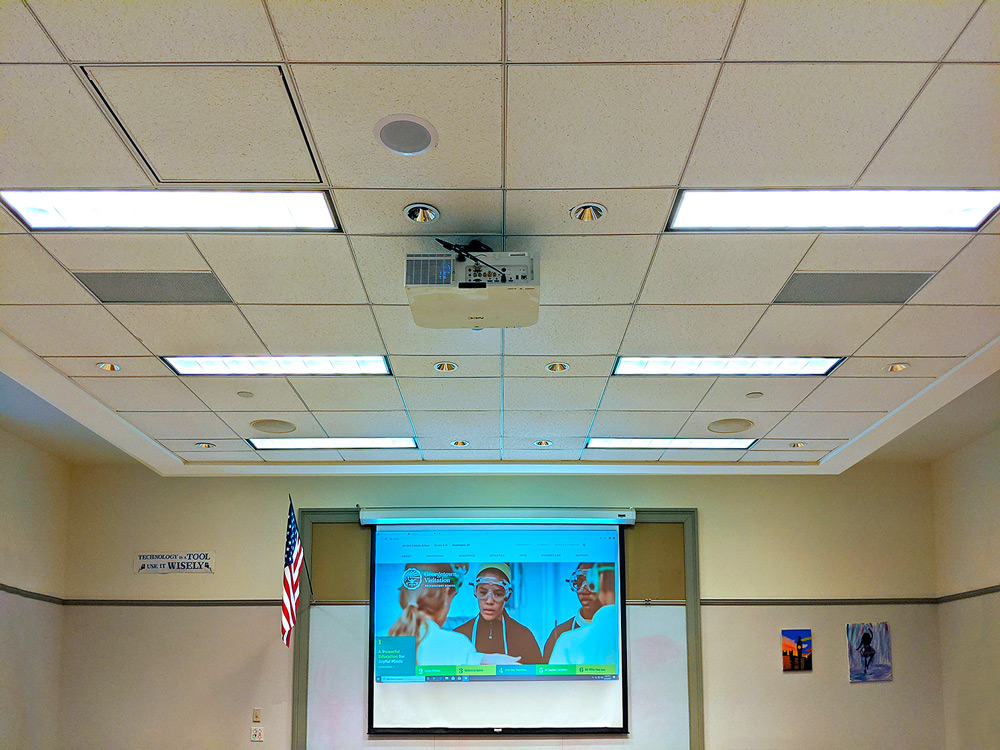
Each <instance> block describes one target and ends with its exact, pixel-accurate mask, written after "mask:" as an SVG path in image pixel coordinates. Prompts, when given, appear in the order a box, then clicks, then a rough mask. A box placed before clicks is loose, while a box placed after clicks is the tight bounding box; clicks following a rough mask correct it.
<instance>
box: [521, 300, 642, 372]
mask: <svg viewBox="0 0 1000 750" xmlns="http://www.w3.org/2000/svg"><path fill="white" fill-rule="evenodd" d="M631 312H632V308H631V306H629V305H604V306H586V305H565V306H558V305H542V307H540V308H539V309H538V322H537V323H536V324H535V325H533V326H529V327H527V328H516V329H508V330H506V331H504V354H535V355H541V356H547V355H553V357H554V358H555V359H559V357H560V356H562V355H568V354H614V353H615V352H617V351H618V347H619V345H620V343H621V340H622V334H623V333H624V332H625V325H626V324H627V323H628V319H629V314H630V313H631ZM582 332H585V335H581V333H582Z"/></svg>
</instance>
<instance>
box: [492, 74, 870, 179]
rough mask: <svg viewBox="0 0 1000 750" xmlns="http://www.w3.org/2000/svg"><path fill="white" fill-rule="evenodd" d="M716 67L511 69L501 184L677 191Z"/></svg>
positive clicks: (508, 82)
mask: <svg viewBox="0 0 1000 750" xmlns="http://www.w3.org/2000/svg"><path fill="white" fill-rule="evenodd" d="M717 71H718V66H717V65H713V64H708V63H705V64H700V65H698V64H695V65H588V66H571V65H544V66H532V65H524V66H520V65H519V66H514V67H511V68H510V69H509V71H508V81H507V87H508V95H507V151H506V155H507V172H506V174H507V184H508V185H509V186H511V187H514V188H544V187H555V188H579V187H595V188H597V187H609V188H615V187H616V188H624V187H661V186H665V185H676V184H677V180H678V178H679V177H680V173H681V169H682V168H683V166H684V160H685V159H686V158H687V154H688V150H689V149H690V146H691V141H692V139H693V138H694V136H695V132H696V131H697V128H698V121H699V120H700V119H701V116H702V112H704V109H705V103H706V101H707V100H708V96H709V92H710V91H711V88H712V83H713V82H714V80H715V74H716V72H717ZM581 91H586V92H587V95H586V96H581V95H580V93H579V92H581ZM581 154H586V158H581ZM731 156H732V155H731ZM859 170H860V167H859Z"/></svg>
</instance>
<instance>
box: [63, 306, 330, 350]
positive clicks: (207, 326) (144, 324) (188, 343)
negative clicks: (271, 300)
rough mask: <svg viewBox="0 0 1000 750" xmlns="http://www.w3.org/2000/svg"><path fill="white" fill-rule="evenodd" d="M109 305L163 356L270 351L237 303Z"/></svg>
mask: <svg viewBox="0 0 1000 750" xmlns="http://www.w3.org/2000/svg"><path fill="white" fill-rule="evenodd" d="M106 307H107V309H108V310H109V311H110V312H111V313H112V314H113V315H114V316H115V317H116V318H118V320H120V321H121V322H122V324H123V325H124V326H125V327H127V328H128V329H129V330H130V331H131V332H132V333H133V334H134V335H135V336H136V337H137V338H138V339H139V340H140V341H142V342H143V343H144V344H145V345H146V346H148V347H149V349H150V351H152V352H153V353H154V354H156V355H158V356H161V357H180V356H213V355H215V356H218V355H226V354H242V355H254V354H267V351H266V350H265V349H264V346H263V345H262V344H261V342H260V339H258V338H257V334H255V333H254V331H253V329H252V328H251V327H250V326H249V325H248V324H247V322H246V320H244V318H243V316H242V315H240V310H239V308H238V307H236V305H107V306H106ZM58 353H59V354H65V353H66V352H58ZM281 353H284V352H281ZM296 353H297V354H298V353H301V354H306V353H307V352H296ZM331 353H332V352H331Z"/></svg>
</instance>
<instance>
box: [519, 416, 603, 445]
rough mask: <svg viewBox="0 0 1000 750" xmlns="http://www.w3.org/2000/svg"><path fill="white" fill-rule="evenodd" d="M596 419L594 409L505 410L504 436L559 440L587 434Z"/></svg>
mask: <svg viewBox="0 0 1000 750" xmlns="http://www.w3.org/2000/svg"><path fill="white" fill-rule="evenodd" d="M593 421H594V412H593V411H589V410H588V411H558V412H555V411H554V412H539V411H513V410H506V409H505V410H504V413H503V436H504V440H506V439H507V438H508V437H526V438H531V439H532V440H558V439H559V438H561V437H574V436H580V435H586V434H588V433H589V432H590V423H591V422H593Z"/></svg>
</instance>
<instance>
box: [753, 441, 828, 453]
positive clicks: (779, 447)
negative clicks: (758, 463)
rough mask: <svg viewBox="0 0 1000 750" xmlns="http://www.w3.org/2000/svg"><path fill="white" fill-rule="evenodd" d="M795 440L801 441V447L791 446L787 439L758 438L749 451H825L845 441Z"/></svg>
mask: <svg viewBox="0 0 1000 750" xmlns="http://www.w3.org/2000/svg"><path fill="white" fill-rule="evenodd" d="M795 442H799V443H803V445H802V447H801V448H792V446H791V443H789V442H788V440H758V441H757V442H756V443H754V444H753V445H752V446H751V447H750V452H751V453H753V452H757V451H791V450H795V451H816V452H819V453H827V452H829V451H832V450H833V449H834V448H839V447H840V446H842V445H843V444H844V443H845V442H846V441H845V440H797V441H795Z"/></svg>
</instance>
